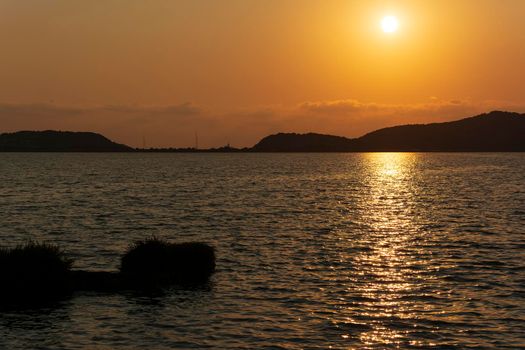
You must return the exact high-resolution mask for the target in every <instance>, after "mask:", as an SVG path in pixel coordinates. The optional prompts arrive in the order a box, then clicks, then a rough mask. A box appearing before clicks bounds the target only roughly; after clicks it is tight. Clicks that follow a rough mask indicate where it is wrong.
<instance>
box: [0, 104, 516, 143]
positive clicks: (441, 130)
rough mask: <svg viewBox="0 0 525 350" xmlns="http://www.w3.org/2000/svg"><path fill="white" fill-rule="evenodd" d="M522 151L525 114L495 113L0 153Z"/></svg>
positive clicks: (52, 137)
mask: <svg viewBox="0 0 525 350" xmlns="http://www.w3.org/2000/svg"><path fill="white" fill-rule="evenodd" d="M131 151H140V152H525V114H519V113H512V112H502V111H493V112H490V113H486V114H481V115H478V116H475V117H471V118H465V119H461V120H457V121H452V122H445V123H432V124H413V125H401V126H394V127H389V128H384V129H379V130H376V131H373V132H371V133H368V134H366V135H364V136H361V137H359V138H355V139H350V138H346V137H342V136H332V135H322V134H316V133H308V134H296V133H279V134H275V135H270V136H267V137H265V138H263V139H262V140H261V141H259V142H258V143H257V144H256V145H255V146H253V147H252V148H243V149H237V148H233V147H229V146H227V147H221V148H212V149H194V148H155V149H135V148H132V147H129V146H126V145H122V144H118V143H115V142H113V141H111V140H109V139H107V138H106V137H104V136H102V135H100V134H96V133H92V132H70V131H51V130H48V131H19V132H15V133H5V134H0V152H131Z"/></svg>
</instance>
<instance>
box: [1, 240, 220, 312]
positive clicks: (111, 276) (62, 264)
mask: <svg viewBox="0 0 525 350" xmlns="http://www.w3.org/2000/svg"><path fill="white" fill-rule="evenodd" d="M72 265H73V260H72V259H70V258H69V257H68V256H67V255H66V253H65V252H64V251H63V250H62V249H61V248H60V247H58V246H56V245H53V244H47V243H36V242H28V243H26V244H23V245H18V246H16V247H14V248H0V306H2V305H3V306H5V305H10V304H34V303H40V302H42V301H44V302H47V301H51V300H58V299H61V298H63V297H65V296H68V295H70V294H71V293H73V292H75V291H97V292H121V291H124V290H153V289H158V288H164V287H167V286H170V285H174V284H179V285H189V284H190V285H195V284H200V283H203V282H205V281H207V280H208V279H209V277H210V276H211V274H212V273H213V272H214V271H215V251H214V248H213V247H211V246H209V245H207V244H204V243H178V244H177V243H170V242H168V241H166V240H162V239H158V238H155V237H151V238H148V239H145V240H142V241H137V242H135V243H133V244H132V245H131V246H130V247H129V249H128V251H127V252H126V253H125V254H124V255H123V256H122V258H121V266H120V270H119V271H113V272H112V271H109V272H106V271H82V270H72V269H71V267H72Z"/></svg>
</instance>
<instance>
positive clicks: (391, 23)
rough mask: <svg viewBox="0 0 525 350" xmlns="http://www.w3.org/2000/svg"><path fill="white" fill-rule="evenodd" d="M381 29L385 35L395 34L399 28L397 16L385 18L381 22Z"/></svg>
mask: <svg viewBox="0 0 525 350" xmlns="http://www.w3.org/2000/svg"><path fill="white" fill-rule="evenodd" d="M381 28H382V29H383V32H385V33H394V32H396V31H397V29H398V28H399V21H398V20H397V17H396V16H385V17H383V19H382V20H381Z"/></svg>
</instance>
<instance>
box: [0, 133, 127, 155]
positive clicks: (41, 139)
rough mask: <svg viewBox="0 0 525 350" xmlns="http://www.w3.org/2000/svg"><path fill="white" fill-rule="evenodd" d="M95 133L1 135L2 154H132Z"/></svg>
mask: <svg viewBox="0 0 525 350" xmlns="http://www.w3.org/2000/svg"><path fill="white" fill-rule="evenodd" d="M133 150H134V149H133V148H131V147H129V146H126V145H122V144H118V143H115V142H113V141H111V140H109V139H108V138H106V137H104V136H102V135H100V134H97V133H94V132H72V131H53V130H46V131H19V132H14V133H5V134H0V152H131V151H133Z"/></svg>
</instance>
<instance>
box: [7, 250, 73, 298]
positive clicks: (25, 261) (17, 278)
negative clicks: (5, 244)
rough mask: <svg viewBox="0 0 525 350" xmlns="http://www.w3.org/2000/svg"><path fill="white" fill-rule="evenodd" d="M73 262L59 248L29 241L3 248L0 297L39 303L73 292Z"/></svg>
mask: <svg viewBox="0 0 525 350" xmlns="http://www.w3.org/2000/svg"><path fill="white" fill-rule="evenodd" d="M72 265H73V260H72V259H70V258H69V257H67V255H66V254H65V252H64V251H63V250H62V249H61V248H60V247H58V246H56V245H53V244H47V243H36V242H27V243H25V244H21V245H18V246H16V247H14V248H0V281H1V282H0V298H2V300H3V301H7V300H13V301H16V300H28V301H38V300H40V299H46V300H49V299H53V298H60V297H63V296H65V295H67V294H69V293H70V292H71V288H70V284H69V273H70V270H71V267H72Z"/></svg>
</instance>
